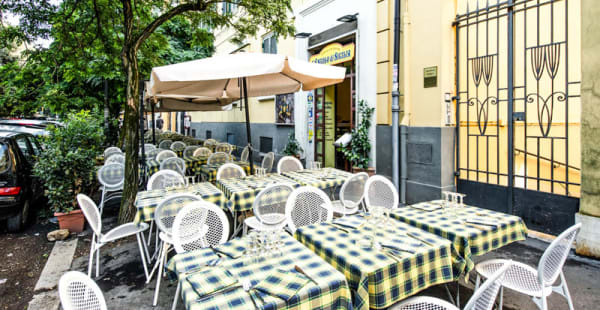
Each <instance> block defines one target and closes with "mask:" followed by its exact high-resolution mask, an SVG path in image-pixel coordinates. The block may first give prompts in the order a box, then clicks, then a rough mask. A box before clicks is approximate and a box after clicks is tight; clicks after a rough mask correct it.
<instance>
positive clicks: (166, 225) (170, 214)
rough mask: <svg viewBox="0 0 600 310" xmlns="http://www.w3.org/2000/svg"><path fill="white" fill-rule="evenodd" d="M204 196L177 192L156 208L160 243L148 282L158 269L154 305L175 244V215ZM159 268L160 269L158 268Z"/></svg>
mask: <svg viewBox="0 0 600 310" xmlns="http://www.w3.org/2000/svg"><path fill="white" fill-rule="evenodd" d="M201 200H202V197H200V196H197V195H191V194H175V195H171V196H169V197H167V198H165V199H164V200H163V201H161V202H160V203H159V204H158V206H157V207H156V209H155V210H154V222H155V223H156V227H157V231H160V233H158V232H157V233H158V237H159V239H160V244H159V245H158V247H157V249H159V253H158V260H157V261H156V262H155V263H154V267H152V271H151V272H150V276H149V277H148V278H147V280H146V283H149V282H150V280H151V279H152V275H153V274H154V272H155V271H158V273H157V278H156V288H155V290H154V301H153V302H152V305H154V306H156V304H157V303H158V292H159V291H160V280H161V277H162V275H163V266H164V264H165V263H166V260H167V253H168V251H169V249H170V248H171V245H172V244H173V235H172V228H173V222H174V221H175V216H177V213H178V212H179V210H181V209H183V207H185V206H186V205H187V204H189V203H191V202H194V201H201ZM157 268H158V269H157Z"/></svg>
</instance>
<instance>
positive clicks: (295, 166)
mask: <svg viewBox="0 0 600 310" xmlns="http://www.w3.org/2000/svg"><path fill="white" fill-rule="evenodd" d="M302 169H304V167H302V163H301V162H300V161H299V160H298V158H296V157H293V156H284V157H283V158H281V159H280V160H279V162H278V163H277V173H279V174H281V173H283V172H292V171H299V170H302Z"/></svg>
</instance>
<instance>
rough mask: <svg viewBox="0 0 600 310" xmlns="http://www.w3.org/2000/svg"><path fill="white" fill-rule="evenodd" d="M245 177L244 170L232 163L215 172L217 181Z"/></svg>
mask: <svg viewBox="0 0 600 310" xmlns="http://www.w3.org/2000/svg"><path fill="white" fill-rule="evenodd" d="M245 176H246V172H244V169H242V167H240V166H238V165H236V164H232V163H227V164H224V165H222V166H221V167H219V170H217V181H218V180H221V179H231V178H243V177H245Z"/></svg>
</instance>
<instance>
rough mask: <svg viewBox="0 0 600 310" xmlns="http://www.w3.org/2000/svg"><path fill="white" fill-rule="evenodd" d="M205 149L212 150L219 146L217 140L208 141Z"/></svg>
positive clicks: (205, 143) (205, 142)
mask: <svg viewBox="0 0 600 310" xmlns="http://www.w3.org/2000/svg"><path fill="white" fill-rule="evenodd" d="M203 145H204V146H205V147H208V148H212V147H215V146H216V145H217V140H215V139H206V140H205V141H204V144H203Z"/></svg>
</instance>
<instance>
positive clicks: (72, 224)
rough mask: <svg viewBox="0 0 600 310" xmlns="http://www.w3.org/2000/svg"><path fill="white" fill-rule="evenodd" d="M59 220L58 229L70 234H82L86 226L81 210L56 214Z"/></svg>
mask: <svg viewBox="0 0 600 310" xmlns="http://www.w3.org/2000/svg"><path fill="white" fill-rule="evenodd" d="M54 216H56V218H57V219H58V227H59V228H60V229H68V230H69V231H70V232H77V233H79V232H82V231H83V225H84V224H85V217H84V216H83V212H82V211H81V210H73V211H71V212H69V213H60V212H56V213H54Z"/></svg>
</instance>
